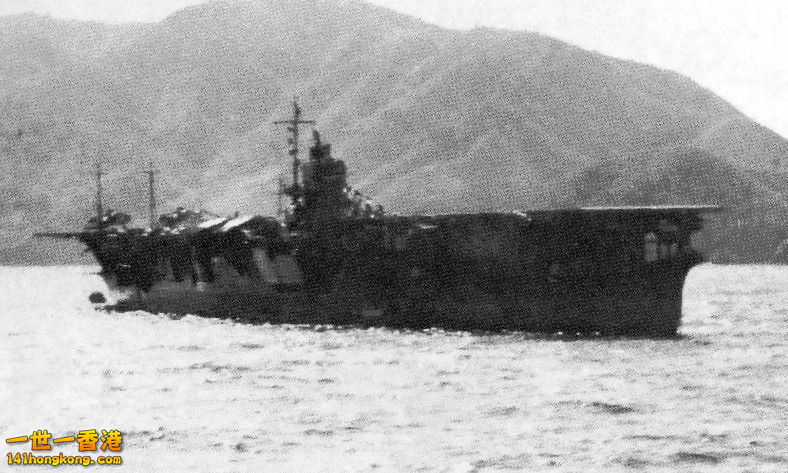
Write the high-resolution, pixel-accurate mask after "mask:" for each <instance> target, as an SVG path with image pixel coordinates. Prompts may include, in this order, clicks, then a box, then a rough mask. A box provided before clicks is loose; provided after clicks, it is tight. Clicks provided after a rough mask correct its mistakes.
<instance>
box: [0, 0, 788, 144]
mask: <svg viewBox="0 0 788 473" xmlns="http://www.w3.org/2000/svg"><path fill="white" fill-rule="evenodd" d="M283 1H286V0H283ZM371 1H372V3H377V4H379V5H383V6H386V7H389V8H392V9H395V10H398V11H401V12H404V13H409V14H412V15H415V16H418V17H421V18H423V19H425V20H427V21H429V22H432V23H437V24H440V25H443V26H448V27H454V28H472V27H474V26H493V27H498V28H510V29H526V30H531V31H538V32H542V33H546V34H549V35H551V36H555V37H557V38H560V39H564V40H567V41H569V42H571V43H574V44H577V45H579V46H582V47H584V48H587V49H593V50H597V51H600V52H602V53H605V54H609V55H613V56H616V57H621V58H627V59H633V60H637V61H641V62H646V63H650V64H654V65H657V66H660V67H664V68H668V69H673V70H676V71H678V72H681V73H683V74H686V75H688V76H690V77H692V78H693V79H695V80H696V81H697V82H699V83H700V84H701V85H704V86H706V87H708V88H710V89H711V90H713V91H715V92H716V93H718V94H719V95H721V96H722V97H724V98H725V99H727V100H728V101H730V102H731V103H733V104H734V105H735V106H736V107H738V108H739V109H741V110H742V111H743V112H744V113H746V114H747V115H749V116H751V117H752V118H754V119H756V120H757V121H758V122H760V123H762V124H764V125H766V126H768V127H770V128H772V129H773V130H775V131H777V132H778V133H780V134H781V135H783V136H785V137H788V1H785V0H751V1H748V2H745V1H741V0H371ZM195 3H201V0H0V15H2V14H9V13H19V12H23V11H36V12H39V13H49V14H51V15H52V16H56V17H62V18H79V19H92V20H99V21H110V22H126V21H158V20H160V19H162V18H164V17H165V16H167V15H168V14H169V13H171V12H172V11H174V10H176V9H178V8H181V7H183V6H186V5H190V4H195Z"/></svg>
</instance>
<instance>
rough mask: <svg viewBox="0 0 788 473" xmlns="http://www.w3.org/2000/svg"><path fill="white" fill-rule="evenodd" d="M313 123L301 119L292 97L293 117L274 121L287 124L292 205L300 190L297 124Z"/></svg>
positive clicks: (276, 123) (299, 108)
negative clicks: (291, 168) (291, 163)
mask: <svg viewBox="0 0 788 473" xmlns="http://www.w3.org/2000/svg"><path fill="white" fill-rule="evenodd" d="M314 123H315V121H314V120H301V107H299V106H298V102H297V101H296V100H295V99H293V118H290V119H289V120H277V121H275V122H274V124H275V125H287V131H288V132H290V137H289V138H288V139H287V143H288V144H289V145H290V151H289V154H290V156H292V157H293V186H292V187H291V192H290V197H291V198H292V200H293V205H294V206H295V205H296V203H297V201H298V196H299V194H300V190H301V185H300V183H299V179H298V170H299V168H300V166H301V161H300V160H299V159H298V135H299V129H298V127H299V125H314Z"/></svg>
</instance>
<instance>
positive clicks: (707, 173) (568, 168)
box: [0, 0, 788, 262]
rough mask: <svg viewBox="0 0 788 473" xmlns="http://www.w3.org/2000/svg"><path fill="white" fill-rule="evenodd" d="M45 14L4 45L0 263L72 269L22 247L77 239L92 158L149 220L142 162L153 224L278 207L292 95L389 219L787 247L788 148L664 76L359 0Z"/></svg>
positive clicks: (719, 250)
mask: <svg viewBox="0 0 788 473" xmlns="http://www.w3.org/2000/svg"><path fill="white" fill-rule="evenodd" d="M8 18H9V17H0V23H2V22H8V21H11V20H8ZM25 21H31V20H30V18H29V17H26V20H25ZM46 21H49V22H51V23H53V24H54V26H52V25H50V26H49V27H48V28H49V29H48V30H47V31H46V34H44V33H41V31H38V32H36V31H37V30H36V29H31V30H30V31H31V33H30V40H29V41H16V43H14V44H9V43H10V42H11V40H8V36H7V33H5V32H0V52H3V53H6V52H7V51H8V50H9V49H13V50H14V51H13V52H14V55H15V56H14V57H19V58H21V59H20V61H22V60H24V59H27V60H28V61H29V62H30V63H29V64H27V63H24V62H23V61H22V62H20V61H17V62H16V63H15V62H14V61H10V62H7V63H6V64H5V65H3V66H0V71H2V72H4V74H2V75H0V109H2V110H4V111H5V112H6V113H4V115H5V119H3V118H0V154H4V155H5V156H7V157H8V163H9V168H10V169H12V170H13V171H14V173H13V174H14V176H21V178H19V177H14V178H13V179H12V178H10V177H9V176H5V177H2V178H0V185H2V188H3V195H2V196H1V197H2V199H0V200H2V202H3V203H2V204H0V226H2V227H3V229H2V230H0V260H3V261H7V262H56V261H60V260H62V259H63V258H61V257H53V255H49V254H46V253H47V251H44V250H41V248H44V247H49V248H52V247H53V246H52V245H51V244H50V243H49V242H33V241H31V240H30V238H29V235H30V233H32V232H33V231H36V230H53V229H57V228H78V227H79V226H81V224H82V223H83V221H84V219H85V217H86V216H87V215H88V214H89V213H90V212H91V210H90V209H91V200H92V190H91V183H90V179H89V177H88V176H86V175H85V173H86V172H89V169H90V167H91V165H92V162H93V161H94V160H97V159H98V160H101V161H103V162H104V164H105V165H106V167H107V168H109V169H110V171H111V172H110V174H109V175H108V177H107V182H106V188H107V199H108V205H111V206H114V207H116V208H120V209H123V210H129V211H131V212H132V213H133V214H135V215H137V216H140V217H141V216H143V215H145V213H146V212H145V206H146V202H145V197H144V196H145V195H146V192H145V189H144V179H142V178H141V174H140V171H141V170H142V169H143V168H144V166H146V165H147V161H148V160H149V159H152V160H154V161H155V162H156V165H157V167H158V168H159V170H160V171H161V172H162V176H161V180H160V182H161V187H160V191H159V192H160V201H161V202H162V203H163V205H162V208H161V210H162V211H166V210H167V209H169V208H170V207H174V206H176V205H187V206H199V207H208V208H210V209H212V210H214V211H218V212H224V213H231V212H234V211H235V210H239V211H242V212H248V213H252V212H255V213H258V212H259V213H269V214H270V213H272V212H273V210H274V207H275V198H274V197H273V196H272V192H273V190H274V189H275V182H276V179H277V177H278V176H279V175H280V174H285V175H287V171H286V168H287V159H286V157H285V145H284V143H283V139H282V135H281V130H276V128H275V127H274V126H272V125H270V122H271V121H273V120H274V119H277V118H281V117H283V116H285V115H287V112H288V110H287V107H288V103H289V101H290V100H291V98H292V96H294V95H297V96H298V97H299V99H300V100H301V102H302V106H303V108H304V110H305V113H306V114H307V115H309V116H310V118H314V119H317V120H318V123H319V128H320V130H321V132H322V133H323V135H324V136H325V137H326V139H328V141H331V142H333V143H334V150H335V153H336V154H337V155H338V156H339V157H342V158H343V159H345V160H346V162H347V163H348V166H349V172H350V177H351V180H352V181H353V182H354V183H355V184H357V186H358V187H362V188H363V189H364V190H365V191H366V193H367V194H369V195H371V196H373V197H375V198H376V199H377V200H378V201H380V202H381V203H383V204H384V205H386V206H387V207H388V208H390V209H391V210H392V211H396V212H400V213H404V214H405V213H411V212H431V213H439V212H452V211H482V210H514V209H515V208H536V207H540V208H545V207H565V206H574V205H600V204H610V205H622V204H671V203H674V204H678V203H697V204H700V203H712V204H722V205H725V206H727V207H729V208H730V209H731V210H730V211H729V213H728V214H727V215H726V216H720V217H715V218H713V219H712V220H711V221H710V225H709V231H708V232H706V233H705V234H704V237H703V238H702V239H701V240H702V241H701V242H700V243H701V246H702V247H703V248H704V249H705V250H706V251H707V252H708V253H709V254H710V255H711V256H712V258H713V259H715V260H717V261H763V260H766V259H768V258H769V255H768V254H767V253H768V251H766V248H767V247H769V246H771V247H774V246H776V244H777V243H778V242H779V240H781V239H783V238H784V236H785V235H784V234H783V232H782V229H781V222H782V221H784V219H785V218H786V217H788V211H786V204H785V203H784V202H787V201H786V199H785V196H786V193H787V192H788V184H784V182H788V180H786V179H785V177H786V176H785V171H783V169H784V168H785V165H786V164H788V163H786V160H788V142H786V141H785V139H783V138H782V137H780V136H779V135H777V134H775V133H774V132H772V131H771V130H768V129H766V128H765V127H763V126H761V125H758V124H756V123H755V122H753V121H752V120H750V119H749V118H747V117H746V116H744V115H743V114H742V113H741V112H739V111H738V110H737V109H736V108H735V107H733V106H732V105H730V104H728V103H727V102H725V101H724V100H722V99H721V98H719V97H717V96H716V95H714V94H713V93H711V91H709V90H708V89H705V88H703V87H702V86H700V85H698V84H696V83H695V82H694V81H692V80H691V79H689V78H686V77H684V76H682V75H680V74H678V73H675V72H672V71H665V70H662V69H658V68H656V67H653V66H648V65H644V64H639V63H636V62H632V61H625V60H620V59H615V58H611V57H608V56H604V55H602V54H600V53H597V52H589V51H585V50H583V49H581V48H578V47H576V46H572V45H569V44H567V43H564V42H561V41H559V40H557V39H554V38H550V37H547V36H544V35H541V34H537V33H531V32H516V31H508V30H497V29H490V28H479V29H473V30H467V31H456V30H448V29H443V28H440V27H437V26H434V25H429V24H427V23H424V22H422V21H421V20H417V19H414V18H410V17H407V16H406V15H402V14H399V13H395V12H390V11H388V10H385V9H383V8H381V7H377V6H372V5H368V4H365V3H362V2H357V1H347V2H341V1H337V0H325V1H321V2H316V3H312V2H305V1H303V2H302V1H296V2H289V3H287V4H286V6H285V4H284V3H282V2H276V1H271V0H268V1H262V2H247V1H230V2H213V3H209V4H204V5H198V6H194V7H189V8H187V9H184V10H181V11H179V12H176V13H174V14H173V15H170V16H169V17H168V18H166V19H165V20H163V21H162V22H160V23H153V24H135V25H124V27H123V28H119V29H113V28H114V26H115V25H111V26H108V27H107V28H109V29H108V30H106V31H105V30H101V27H100V26H95V25H91V26H89V27H88V26H86V27H84V28H82V27H81V26H80V24H79V22H76V23H72V24H70V26H69V27H68V28H60V27H59V26H58V25H59V20H51V19H48V20H46ZM74 29H76V30H77V32H76V33H75V32H74V31H73V30H74ZM96 29H98V30H99V31H100V33H96V34H93V36H91V35H90V34H89V33H90V32H91V31H95V30H96ZM110 30H112V32H111V33H110V32H109V31H110ZM102 31H103V32H102ZM47 35H49V36H47ZM61 36H62V37H63V38H61V41H56V40H57V38H59V37H61ZM86 37H87V38H93V39H92V41H94V43H91V44H90V45H88V46H85V47H84V49H85V50H84V51H81V53H80V54H77V53H74V52H70V51H71V49H73V45H74V44H78V43H75V41H77V40H78V39H79V38H83V39H84V38H86ZM61 46H62V47H61ZM69 48H71V49H69ZM77 49H78V48H77ZM38 53H41V54H38ZM14 67H16V68H17V69H18V70H16V69H14ZM42 104H44V105H42ZM20 133H21V134H20ZM134 176H138V177H136V178H134ZM708 200H716V201H715V202H708ZM138 220H139V219H138ZM742 221H743V222H744V223H743V224H742V223H741V222H742ZM55 246H57V245H55ZM58 248H59V249H58V251H60V252H62V251H65V250H63V247H58ZM67 251H68V255H66V256H67V257H66V258H65V259H66V260H69V261H71V260H74V259H78V256H75V253H76V251H75V250H74V249H73V248H72V247H69V249H68V250H67Z"/></svg>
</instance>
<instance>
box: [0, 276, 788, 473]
mask: <svg viewBox="0 0 788 473" xmlns="http://www.w3.org/2000/svg"><path fill="white" fill-rule="evenodd" d="M91 271H93V269H92V268H73V267H70V268H0V288H2V289H0V294H1V295H2V297H0V313H1V314H2V316H1V317H2V319H3V327H4V328H3V331H2V332H0V333H2V337H3V340H2V349H0V353H2V359H0V361H2V363H1V365H2V367H3V368H2V371H1V372H2V379H1V380H0V381H1V382H2V384H3V386H4V388H3V389H2V390H0V392H1V393H2V394H0V396H1V397H2V399H0V400H1V401H2V405H3V411H4V413H5V414H6V415H5V416H4V417H3V420H2V425H3V429H2V430H3V432H4V433H5V434H7V435H6V437H12V436H16V435H25V434H26V433H29V432H32V431H33V430H35V429H43V428H47V429H49V431H50V432H57V433H68V432H74V431H77V430H80V429H89V428H98V429H101V428H117V429H119V430H121V431H122V432H124V449H123V460H124V465H123V466H122V467H120V468H121V469H128V470H132V471H143V470H151V471H216V470H219V471H268V470H274V471H338V470H340V471H487V470H489V471H496V470H506V469H512V470H517V469H521V470H527V471H539V470H543V469H544V470H553V469H557V470H559V471H561V470H566V471H590V470H594V471H596V470H599V469H613V470H623V469H628V468H637V469H639V470H642V471H676V470H692V471H718V470H729V471H741V470H748V469H749V470H753V471H755V470H757V471H784V470H785V469H786V468H787V467H788V445H786V444H785V442H784V439H785V425H786V423H787V422H788V395H786V393H785V386H786V385H788V349H787V348H788V317H787V316H786V315H788V285H786V284H785V282H786V281H788V269H786V268H780V267H719V266H702V267H699V268H696V269H694V270H693V271H692V272H691V274H690V277H689V280H688V282H687V287H686V289H685V297H684V314H685V319H684V325H683V328H682V329H681V337H680V338H678V339H672V340H649V339H639V340H634V339H601V338H590V339H589V338H586V339H575V338H574V337H572V336H571V334H565V335H564V336H554V335H548V336H545V335H533V334H522V333H507V334H489V333H488V334H471V333H462V332H443V331H440V330H428V331H397V330H387V329H355V328H332V327H325V326H319V327H302V326H272V325H249V324H240V323H234V322H232V321H225V320H219V319H207V318H199V317H192V316H186V317H183V318H170V317H167V316H162V315H150V314H146V313H142V312H133V313H125V314H117V313H106V312H101V311H96V310H94V309H93V308H92V307H91V305H90V303H89V302H88V301H87V298H88V295H89V294H90V293H91V292H92V291H94V290H96V289H97V288H100V285H101V281H100V280H99V279H98V277H97V276H95V275H91V274H90V273H91ZM570 342H571V343H570ZM72 450H73V452H72ZM60 451H62V452H64V454H76V453H77V452H76V446H74V445H71V446H69V445H63V446H55V447H54V448H53V453H55V454H57V453H59V452H60Z"/></svg>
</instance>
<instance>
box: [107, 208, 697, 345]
mask: <svg viewBox="0 0 788 473" xmlns="http://www.w3.org/2000/svg"><path fill="white" fill-rule="evenodd" d="M698 212H699V210H698V209H694V208H693V209H676V208H672V209H629V210H627V209H576V210H565V211H540V212H530V213H509V214H503V213H501V214H468V215H451V216H433V217H410V218H396V219H383V220H377V221H373V220H369V221H366V222H359V221H356V222H353V223H352V224H351V225H345V226H341V225H339V226H336V228H335V233H336V234H335V235H334V236H333V237H332V238H326V237H321V238H320V240H321V241H333V242H345V243H347V242H355V243H357V242H360V241H365V242H366V244H365V245H364V247H359V246H358V245H350V246H348V245H347V244H345V245H344V246H342V247H340V248H337V249H336V252H334V253H333V254H332V253H331V252H329V251H325V249H323V250H322V251H315V248H311V247H310V244H309V243H308V241H302V242H300V243H296V244H295V248H294V249H292V250H289V251H287V252H285V253H282V254H280V255H278V256H274V257H272V256H271V255H272V252H271V251H270V248H267V247H266V246H265V245H261V246H259V247H258V248H255V249H254V250H253V251H252V253H251V260H252V261H253V264H254V265H255V267H256V268H257V269H258V272H256V273H255V274H256V276H254V277H250V276H241V275H240V274H239V272H238V271H237V270H236V269H234V267H237V266H238V265H235V266H234V265H232V264H229V263H228V261H227V260H226V259H225V258H224V257H223V256H220V255H214V256H213V257H212V258H211V262H210V266H211V278H210V279H211V281H210V282H208V281H205V279H207V278H205V277H204V276H203V273H205V271H204V270H203V269H201V268H200V266H199V265H195V267H194V274H193V277H192V278H183V279H185V280H181V281H179V282H178V281H174V280H173V278H172V276H171V274H170V272H168V269H167V268H168V267H169V266H174V265H175V263H174V262H172V261H167V260H166V258H164V259H161V260H159V262H158V263H157V268H158V269H157V271H158V273H157V274H158V276H157V278H156V279H157V282H156V283H155V284H152V285H151V288H150V289H149V290H147V291H139V290H135V291H131V292H129V291H128V290H127V291H126V293H125V294H124V295H122V296H120V298H119V300H118V302H117V303H115V304H113V305H111V306H110V308H112V309H115V310H121V311H125V310H143V311H148V312H155V313H169V314H180V315H185V314H194V315H201V316H207V317H219V318H229V319H234V320H240V321H245V322H251V323H290V324H330V325H341V326H387V327H398V328H413V329H421V328H431V327H438V328H443V329H450V330H478V331H503V330H517V331H527V332H542V333H563V334H571V335H575V334H581V335H592V334H594V335H596V334H599V335H625V336H657V337H664V336H668V337H669V336H674V335H675V334H676V332H677V330H678V328H679V326H680V323H681V315H682V312H681V311H682V289H683V285H684V281H685V278H686V276H687V274H688V272H689V270H690V268H691V267H692V266H694V265H696V264H697V263H699V262H700V261H701V260H702V258H701V256H700V255H699V254H698V253H697V252H695V251H694V250H693V249H692V248H691V247H690V245H689V243H690V241H689V240H690V233H691V232H692V230H694V229H696V228H699V226H700V218H699V217H698V215H697V214H698ZM337 246H341V245H337ZM307 255H311V256H307ZM315 255H317V256H315ZM204 259H205V258H203V260H204ZM181 266H183V265H182V264H181ZM106 279H107V283H108V284H109V285H110V287H114V288H117V281H116V280H115V279H114V278H112V277H109V276H108V277H107V278H106Z"/></svg>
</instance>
